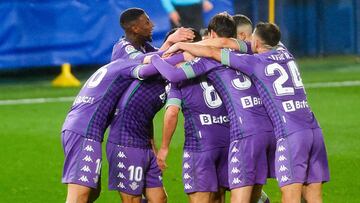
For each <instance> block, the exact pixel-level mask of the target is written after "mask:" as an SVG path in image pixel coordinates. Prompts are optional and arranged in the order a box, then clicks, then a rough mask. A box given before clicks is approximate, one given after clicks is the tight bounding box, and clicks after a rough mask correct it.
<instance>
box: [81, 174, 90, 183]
mask: <svg viewBox="0 0 360 203" xmlns="http://www.w3.org/2000/svg"><path fill="white" fill-rule="evenodd" d="M79 180H80V181H82V182H89V180H88V178H87V177H86V176H84V175H83V176H81V177H80V178H79Z"/></svg>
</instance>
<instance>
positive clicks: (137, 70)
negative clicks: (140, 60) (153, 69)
mask: <svg viewBox="0 0 360 203" xmlns="http://www.w3.org/2000/svg"><path fill="white" fill-rule="evenodd" d="M144 66H145V64H140V65H138V66H136V67H135V68H134V69H133V71H132V75H133V77H134V78H137V79H138V80H144V78H141V77H140V76H139V71H140V68H142V67H144Z"/></svg>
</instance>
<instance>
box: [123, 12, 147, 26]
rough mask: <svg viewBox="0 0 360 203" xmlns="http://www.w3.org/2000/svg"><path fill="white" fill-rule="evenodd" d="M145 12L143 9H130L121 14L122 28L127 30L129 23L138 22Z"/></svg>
mask: <svg viewBox="0 0 360 203" xmlns="http://www.w3.org/2000/svg"><path fill="white" fill-rule="evenodd" d="M143 14H145V11H144V10H143V9H141V8H128V9H126V10H125V11H123V12H122V13H121V14H120V26H121V27H122V28H123V29H124V30H125V29H126V28H127V27H128V25H129V23H131V22H132V21H134V20H137V19H138V18H139V17H140V16H141V15H143Z"/></svg>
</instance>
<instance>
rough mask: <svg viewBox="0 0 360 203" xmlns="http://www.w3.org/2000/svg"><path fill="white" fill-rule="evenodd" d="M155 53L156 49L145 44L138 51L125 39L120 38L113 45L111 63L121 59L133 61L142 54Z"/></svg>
mask: <svg viewBox="0 0 360 203" xmlns="http://www.w3.org/2000/svg"><path fill="white" fill-rule="evenodd" d="M154 51H157V48H155V47H153V46H152V45H151V44H150V43H148V42H145V44H144V46H143V47H141V48H140V49H136V48H135V47H134V46H133V45H132V44H131V43H130V42H129V41H128V40H126V38H120V39H119V41H118V42H117V43H116V44H115V45H114V47H113V51H112V55H111V61H115V60H117V59H119V58H121V59H135V58H137V57H138V56H139V55H142V54H144V53H149V52H154Z"/></svg>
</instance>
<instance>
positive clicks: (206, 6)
mask: <svg viewBox="0 0 360 203" xmlns="http://www.w3.org/2000/svg"><path fill="white" fill-rule="evenodd" d="M202 6H203V11H204V12H205V13H206V12H209V11H211V10H212V9H213V8H214V5H213V4H212V3H211V2H210V1H208V0H205V1H203V5H202Z"/></svg>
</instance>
